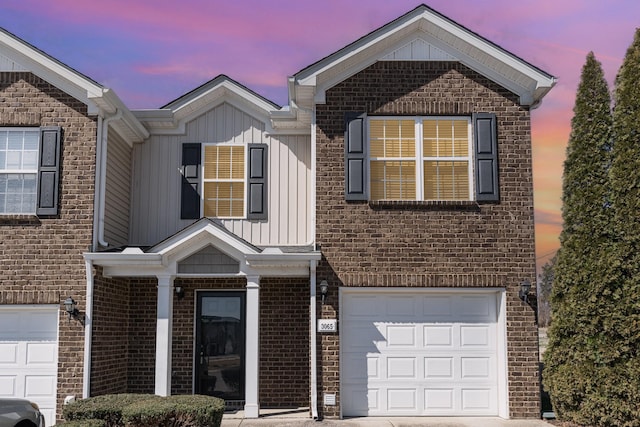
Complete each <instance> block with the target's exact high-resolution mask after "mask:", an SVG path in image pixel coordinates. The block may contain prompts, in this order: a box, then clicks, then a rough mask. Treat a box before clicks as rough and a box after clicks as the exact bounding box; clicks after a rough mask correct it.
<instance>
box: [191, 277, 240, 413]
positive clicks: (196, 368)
mask: <svg viewBox="0 0 640 427" xmlns="http://www.w3.org/2000/svg"><path fill="white" fill-rule="evenodd" d="M195 294H196V298H195V318H194V328H193V330H194V341H193V342H194V347H193V367H192V371H193V392H194V393H199V394H202V390H201V389H200V388H201V387H200V374H201V372H200V364H201V363H200V357H201V354H200V345H201V343H200V341H201V335H200V317H201V315H202V300H203V298H205V297H229V298H233V297H239V298H240V331H241V332H240V335H241V336H240V337H239V341H240V342H241V343H242V351H241V354H240V381H239V384H240V385H239V397H238V398H233V399H226V400H231V401H244V400H245V399H246V388H245V378H246V372H247V368H246V356H247V354H246V353H247V348H246V339H247V301H246V291H244V290H228V289H225V290H215V289H213V290H211V289H206V290H204V289H203V290H198V291H196V293H195Z"/></svg>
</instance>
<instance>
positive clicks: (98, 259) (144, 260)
mask: <svg viewBox="0 0 640 427" xmlns="http://www.w3.org/2000/svg"><path fill="white" fill-rule="evenodd" d="M83 256H84V259H85V260H86V261H91V262H93V263H94V264H95V265H100V266H103V267H113V266H126V265H132V266H140V267H143V266H162V257H161V256H160V255H159V254H153V253H151V254H150V253H126V252H125V251H123V252H86V253H84V254H83Z"/></svg>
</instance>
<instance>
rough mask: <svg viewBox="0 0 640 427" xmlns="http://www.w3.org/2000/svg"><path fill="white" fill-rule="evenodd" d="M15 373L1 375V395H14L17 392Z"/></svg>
mask: <svg viewBox="0 0 640 427" xmlns="http://www.w3.org/2000/svg"><path fill="white" fill-rule="evenodd" d="M16 385H17V378H16V376H15V375H0V397H14V396H15V394H16V392H17V388H16Z"/></svg>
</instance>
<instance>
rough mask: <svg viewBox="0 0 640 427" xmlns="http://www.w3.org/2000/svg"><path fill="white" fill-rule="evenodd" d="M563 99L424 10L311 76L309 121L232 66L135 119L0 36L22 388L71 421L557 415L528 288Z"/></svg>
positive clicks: (4, 342)
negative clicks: (219, 402) (542, 135)
mask: <svg viewBox="0 0 640 427" xmlns="http://www.w3.org/2000/svg"><path fill="white" fill-rule="evenodd" d="M554 83H555V78H554V77H553V76H551V75H549V74H547V73H545V72H544V71H541V70H540V69H538V68H536V67H534V66H533V65H531V64H529V63H527V62H525V61H524V60H522V59H520V58H518V57H516V56H514V55H513V54H510V53H509V52H506V51H505V50H504V49H502V48H500V47H499V46H496V45H495V44H492V43H491V42H489V41H487V40H485V39H483V38H482V37H480V36H479V35H477V34H475V33H473V32H471V31H469V30H468V29H466V28H464V27H462V26H460V25H459V24H457V23H455V22H453V21H451V20H449V19H448V18H446V17H444V16H442V15H440V14H438V13H437V12H436V11H434V10H432V9H430V8H428V7H427V6H424V5H422V6H419V7H417V8H416V9H414V10H412V11H410V12H408V13H407V14H405V15H403V16H401V17H399V18H398V19H396V20H394V21H392V22H390V23H389V24H387V25H385V26H383V27H381V28H379V29H377V30H375V31H373V32H372V33H370V34H367V35H365V36H363V37H362V38H360V39H358V40H357V41H355V42H354V43H352V44H350V45H348V46H346V47H344V48H343V49H341V50H339V51H337V52H335V53H333V54H331V55H329V56H327V57H325V58H323V59H320V60H319V61H318V62H316V63H314V64H312V65H310V66H308V67H306V68H304V69H302V70H300V71H299V72H298V73H296V74H294V75H293V76H292V77H289V80H288V91H289V105H288V106H285V107H280V106H278V105H276V104H274V103H273V102H271V101H269V100H267V99H265V98H264V97H262V96H260V95H259V94H257V93H255V92H253V91H252V90H251V89H249V88H247V87H245V86H243V85H241V84H240V83H238V82H236V81H234V80H233V79H231V78H229V77H227V76H224V75H220V76H218V77H216V78H214V79H213V80H211V81H209V82H207V83H205V84H204V85H202V86H200V87H198V88H196V89H194V90H193V91H191V92H189V93H187V94H185V95H184V96H182V97H180V98H178V99H177V100H175V101H172V102H171V103H169V104H167V105H165V106H163V107H161V108H157V109H147V110H130V109H128V108H127V107H126V106H125V105H124V104H123V103H122V101H121V100H120V99H119V98H118V97H117V96H116V95H115V94H114V93H113V91H112V90H110V89H108V88H105V87H103V86H101V85H100V84H98V83H96V82H94V81H92V80H91V79H90V78H88V77H86V76H83V75H82V74H80V73H78V72H77V71H75V70H73V69H71V68H69V67H67V66H65V65H63V64H61V63H60V62H58V61H57V60H55V59H53V58H51V57H49V56H47V55H46V54H44V53H42V52H41V51H39V50H37V49H36V48H34V47H33V46H31V45H29V44H28V43H26V42H24V41H22V40H20V39H18V38H16V37H15V36H13V35H11V34H9V33H7V32H0V209H1V211H0V234H1V235H2V239H1V241H2V246H1V249H0V262H1V263H2V270H1V273H0V280H1V286H0V318H1V319H2V322H1V324H2V325H3V327H2V328H0V349H1V351H0V355H2V356H1V357H0V394H2V395H8V396H26V397H28V398H31V399H32V400H36V401H37V402H38V403H39V404H40V406H41V407H42V408H43V410H44V411H45V412H46V413H47V414H48V417H49V423H51V422H52V421H53V420H54V419H55V418H56V414H57V416H58V417H59V416H60V413H61V408H62V406H63V404H64V402H65V401H66V400H68V399H71V398H81V397H88V396H94V395H100V394H106V393H124V392H130V393H131V392H133V393H138V392H139V393H156V394H159V395H170V394H191V393H199V394H208V395H214V396H219V397H222V398H224V399H225V401H226V402H227V406H228V407H229V408H234V407H235V408H238V409H242V410H244V413H245V416H246V417H258V416H259V415H260V409H261V408H267V407H296V408H297V407H304V408H307V407H308V408H309V414H310V416H312V417H315V418H318V417H329V418H330V417H348V416H363V415H368V416H414V415H418V416H447V415H450V416H454V415H456V416H500V417H503V418H538V417H539V416H540V403H539V379H538V344H537V326H536V319H535V311H534V309H533V308H532V307H531V306H530V305H529V304H527V303H526V302H525V301H523V300H521V299H520V297H519V291H520V284H521V283H522V282H524V281H526V280H529V281H534V280H535V251H534V224H533V182H532V165H531V132H530V129H531V125H530V111H531V109H532V108H536V107H537V106H538V105H539V104H540V102H541V101H542V98H543V97H544V96H545V94H546V93H547V92H548V91H549V90H550V89H551V88H552V86H553V85H554ZM69 297H71V298H73V299H74V301H75V302H76V303H77V308H78V309H79V312H78V313H77V314H76V313H72V314H76V315H75V316H72V315H69V314H68V313H67V311H66V310H65V307H64V302H65V300H67V299H68V298H69ZM5 325H6V326H5Z"/></svg>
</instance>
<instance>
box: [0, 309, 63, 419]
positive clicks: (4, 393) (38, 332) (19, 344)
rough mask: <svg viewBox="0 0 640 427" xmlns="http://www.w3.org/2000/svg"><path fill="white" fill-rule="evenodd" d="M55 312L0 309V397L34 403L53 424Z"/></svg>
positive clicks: (55, 359)
mask: <svg viewBox="0 0 640 427" xmlns="http://www.w3.org/2000/svg"><path fill="white" fill-rule="evenodd" d="M58 310H59V307H58V306H57V305H54V306H49V305H47V306H24V305H22V306H15V305H14V306H0V397H22V398H26V399H29V400H31V401H33V402H35V403H37V404H38V406H39V407H40V410H41V411H42V413H43V414H44V415H45V419H46V423H47V425H48V426H50V425H53V424H55V413H56V378H57V372H58Z"/></svg>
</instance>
